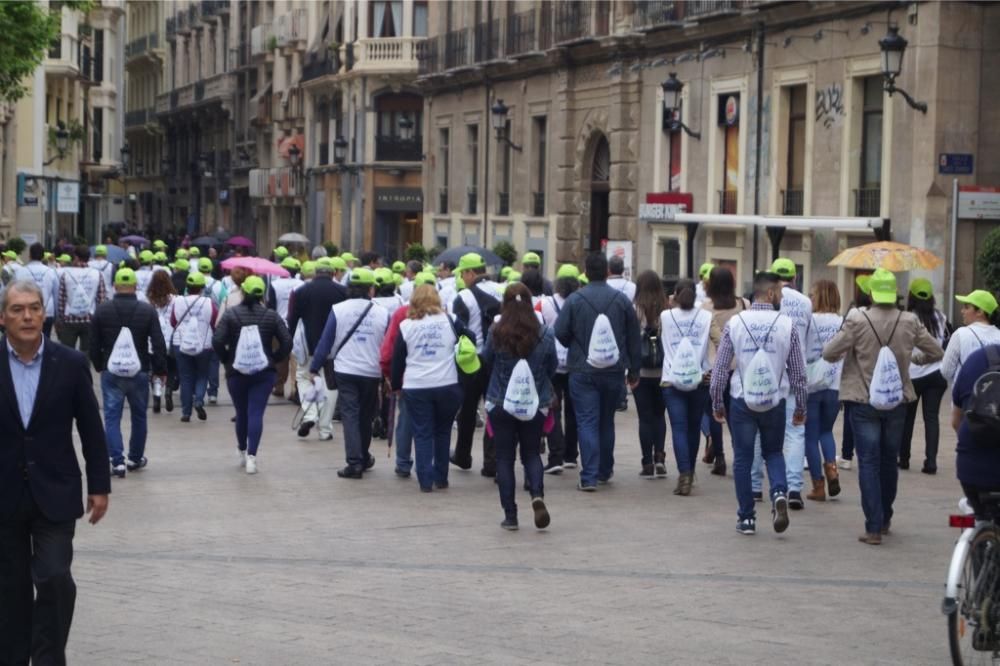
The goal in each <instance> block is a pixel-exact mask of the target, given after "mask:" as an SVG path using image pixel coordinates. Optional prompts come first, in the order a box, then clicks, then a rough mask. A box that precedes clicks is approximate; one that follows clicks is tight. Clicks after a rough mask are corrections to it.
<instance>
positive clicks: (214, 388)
mask: <svg viewBox="0 0 1000 666" xmlns="http://www.w3.org/2000/svg"><path fill="white" fill-rule="evenodd" d="M209 353H210V354H211V355H212V357H211V360H209V362H208V394H209V395H210V396H212V397H213V398H217V397H219V365H220V364H219V355H218V354H216V353H215V350H214V349H210V350H209Z"/></svg>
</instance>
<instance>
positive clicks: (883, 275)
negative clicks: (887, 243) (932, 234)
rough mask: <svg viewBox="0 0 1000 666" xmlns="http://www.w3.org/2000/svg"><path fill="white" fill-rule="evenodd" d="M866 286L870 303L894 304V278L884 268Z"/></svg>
mask: <svg viewBox="0 0 1000 666" xmlns="http://www.w3.org/2000/svg"><path fill="white" fill-rule="evenodd" d="M868 286H869V287H870V288H871V290H872V302H874V303H879V304H880V305H894V304H895V303H896V276H895V275H893V273H892V272H891V271H887V270H886V269H884V268H879V269H876V270H875V272H874V273H872V276H871V279H870V280H869V281H868ZM995 302H996V301H994V303H995Z"/></svg>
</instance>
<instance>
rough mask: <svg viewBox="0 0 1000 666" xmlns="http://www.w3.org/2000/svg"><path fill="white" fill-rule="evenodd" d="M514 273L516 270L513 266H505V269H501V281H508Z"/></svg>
mask: <svg viewBox="0 0 1000 666" xmlns="http://www.w3.org/2000/svg"><path fill="white" fill-rule="evenodd" d="M513 272H514V269H513V268H512V267H511V266H504V267H503V268H501V269H500V279H501V280H507V279H509V278H510V274H511V273H513Z"/></svg>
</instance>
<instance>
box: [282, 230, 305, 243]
mask: <svg viewBox="0 0 1000 666" xmlns="http://www.w3.org/2000/svg"><path fill="white" fill-rule="evenodd" d="M278 242H279V243H304V244H306V245H308V244H309V242H310V241H309V238H307V237H306V236H303V235H302V234H297V233H295V232H291V233H287V234H282V236H281V237H280V238H278Z"/></svg>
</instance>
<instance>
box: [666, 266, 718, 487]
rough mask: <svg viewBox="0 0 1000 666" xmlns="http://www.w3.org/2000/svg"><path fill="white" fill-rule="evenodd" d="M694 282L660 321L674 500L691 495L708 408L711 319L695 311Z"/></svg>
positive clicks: (679, 290) (679, 288)
mask: <svg viewBox="0 0 1000 666" xmlns="http://www.w3.org/2000/svg"><path fill="white" fill-rule="evenodd" d="M694 301H695V285H694V281H692V280H688V279H683V280H678V282H677V285H676V286H675V287H674V307H673V308H671V309H670V310H667V311H666V312H664V313H663V314H661V315H660V331H661V334H662V338H661V340H662V342H663V375H662V381H661V384H662V386H663V402H664V403H665V404H666V406H667V414H668V415H669V416H670V430H671V432H672V434H673V443H674V457H675V458H676V459H677V470H678V471H679V472H680V476H679V478H678V479H677V488H676V489H674V494H675V495H690V494H691V485H692V483H693V481H694V465H695V461H696V460H697V457H698V444H699V440H700V439H701V418H702V416H703V415H704V414H705V403H706V402H708V383H707V378H708V370H709V365H708V347H709V338H708V336H709V329H710V328H711V325H712V315H711V313H709V312H708V311H707V310H704V309H700V308H695V307H694Z"/></svg>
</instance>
